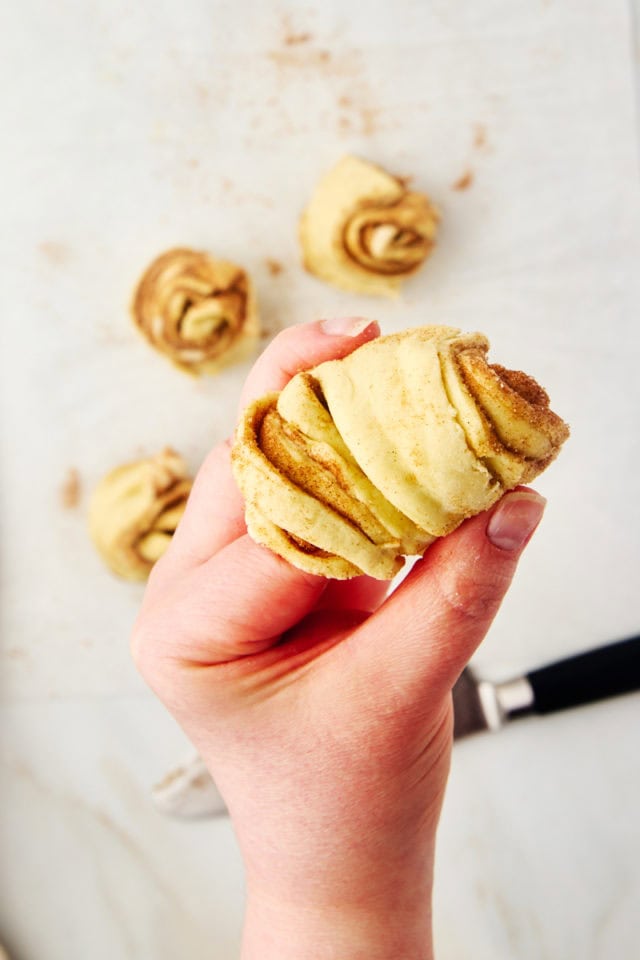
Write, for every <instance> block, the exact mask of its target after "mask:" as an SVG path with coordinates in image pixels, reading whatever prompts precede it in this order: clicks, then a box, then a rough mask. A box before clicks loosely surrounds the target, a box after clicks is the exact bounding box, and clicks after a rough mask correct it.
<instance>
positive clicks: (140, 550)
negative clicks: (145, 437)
mask: <svg viewBox="0 0 640 960" xmlns="http://www.w3.org/2000/svg"><path fill="white" fill-rule="evenodd" d="M191 484H192V481H191V478H190V477H189V475H188V473H187V468H186V465H185V463H184V461H183V459H182V457H180V456H178V454H177V453H175V452H174V451H173V450H170V449H167V450H163V451H162V453H159V454H158V455H157V456H155V457H149V458H148V459H146V460H137V461H135V462H134V463H126V464H124V465H123V466H120V467H116V468H115V470H112V471H111V472H110V473H108V474H107V475H106V477H104V478H103V479H102V480H101V481H100V483H99V484H98V486H97V487H96V489H95V491H94V493H93V497H92V499H91V504H90V507H89V532H90V534H91V538H92V540H93V542H94V544H95V546H96V548H97V550H98V552H99V553H100V555H101V557H102V558H103V560H104V561H105V563H106V564H107V565H108V566H109V567H110V568H111V569H112V570H113V572H114V573H117V574H118V575H119V576H121V577H124V578H125V579H126V580H145V579H146V578H147V576H148V575H149V572H150V570H151V568H152V567H153V565H154V563H155V562H156V561H157V560H159V559H160V557H161V556H162V554H163V553H164V552H165V550H166V549H167V547H168V546H169V543H170V541H171V537H172V536H173V534H174V532H175V529H176V527H177V526H178V522H179V520H180V518H181V516H182V514H183V513H184V508H185V506H186V503H187V498H188V496H189V491H190V490H191Z"/></svg>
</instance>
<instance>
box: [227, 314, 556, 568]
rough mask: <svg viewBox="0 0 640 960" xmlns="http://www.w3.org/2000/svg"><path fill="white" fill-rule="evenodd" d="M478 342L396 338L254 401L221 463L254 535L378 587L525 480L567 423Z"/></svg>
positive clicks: (428, 330)
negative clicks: (229, 468) (227, 464)
mask: <svg viewBox="0 0 640 960" xmlns="http://www.w3.org/2000/svg"><path fill="white" fill-rule="evenodd" d="M488 348H489V343H488V341H487V339H486V337H484V336H483V335H482V334H479V333H472V334H462V333H460V331H459V330H456V329H454V328H451V327H421V328H418V329H414V330H407V331H405V332H404V333H400V334H394V335H391V336H386V337H380V338H379V339H376V340H373V341H371V342H369V343H367V344H365V345H364V346H362V347H360V348H359V349H357V350H356V351H354V352H353V353H352V354H350V355H349V356H347V357H345V358H343V359H342V360H330V361H328V362H326V363H322V364H320V365H319V366H317V367H314V368H313V369H311V370H308V371H305V372H302V373H298V374H297V375H296V376H295V377H293V379H292V380H291V381H290V382H289V383H288V384H287V386H286V387H285V388H284V390H282V391H281V392H280V393H279V394H278V393H273V394H269V395H268V396H266V397H263V398H261V399H259V400H257V401H256V402H254V403H252V404H251V405H250V406H249V407H248V408H247V410H246V411H245V412H244V415H243V417H242V420H241V422H240V424H239V427H238V431H237V435H236V439H235V443H234V447H233V451H232V460H233V469H234V474H235V477H236V480H237V482H238V485H239V486H240V489H241V490H242V493H243V495H244V498H245V502H246V521H247V527H248V530H249V533H250V534H251V536H252V537H253V538H254V540H256V541H257V542H258V543H262V544H264V545H265V546H267V547H270V548H271V549H272V550H273V551H275V552H276V553H278V554H279V555H280V556H282V557H284V558H285V559H287V560H289V561H290V562H291V563H293V564H294V565H295V566H297V567H299V568H300V569H302V570H307V571H309V572H311V573H316V574H320V575H322V576H327V577H335V578H338V579H346V578H349V577H354V576H357V575H359V574H362V573H367V574H369V575H371V576H373V577H377V578H379V579H389V578H391V577H393V576H394V575H395V574H396V573H397V572H398V571H399V569H400V568H401V566H402V564H403V557H404V556H411V555H419V554H422V553H423V552H424V551H425V549H426V548H427V546H428V545H429V544H430V543H431V542H432V541H433V540H434V539H435V538H436V537H441V536H443V535H444V534H447V533H450V532H451V531H452V530H453V529H455V527H457V526H458V525H459V524H460V523H461V522H462V521H463V520H464V519H465V518H466V517H470V516H473V515H474V514H476V513H480V512H481V511H483V510H486V509H487V508H488V507H490V506H491V505H492V504H493V503H494V502H495V501H496V500H498V499H499V497H500V496H502V494H503V493H504V492H505V491H506V490H510V489H512V488H513V487H515V486H516V485H517V484H519V483H526V482H528V481H530V480H532V479H533V478H534V477H536V476H537V475H538V474H539V473H540V472H541V471H542V470H544V468H545V467H546V466H547V465H548V464H549V463H550V462H551V461H552V460H553V459H554V457H555V456H556V455H557V454H558V452H559V450H560V447H561V446H562V443H563V442H564V440H566V438H567V436H568V434H569V430H568V427H567V425H566V424H565V423H564V422H563V421H562V420H561V419H560V417H558V416H557V415H556V414H555V413H553V412H552V411H551V410H550V409H549V399H548V397H547V394H546V393H545V391H544V390H543V389H542V387H540V386H539V385H538V384H537V383H536V382H535V380H533V379H532V378H531V377H529V376H527V375H526V374H524V373H520V372H517V371H512V370H507V369H505V368H504V367H500V366H497V365H495V364H490V363H489V362H488V359H487V351H488Z"/></svg>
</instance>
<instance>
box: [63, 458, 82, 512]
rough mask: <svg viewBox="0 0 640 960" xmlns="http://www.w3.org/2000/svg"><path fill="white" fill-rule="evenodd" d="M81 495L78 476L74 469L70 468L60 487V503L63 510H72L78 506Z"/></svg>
mask: <svg viewBox="0 0 640 960" xmlns="http://www.w3.org/2000/svg"><path fill="white" fill-rule="evenodd" d="M81 493H82V484H81V482H80V474H79V473H78V471H77V470H76V468H75V467H70V468H69V469H68V470H67V475H66V477H65V478H64V480H63V482H62V485H61V487H60V502H61V504H62V506H63V507H64V508H65V510H73V509H74V507H77V506H78V504H79V503H80V496H81Z"/></svg>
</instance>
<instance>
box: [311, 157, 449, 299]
mask: <svg viewBox="0 0 640 960" xmlns="http://www.w3.org/2000/svg"><path fill="white" fill-rule="evenodd" d="M439 219H440V218H439V214H438V211H437V210H436V208H435V207H434V206H433V205H432V204H431V202H430V201H429V198H428V197H426V196H424V194H421V193H414V192H412V191H410V190H407V188H406V186H405V184H404V183H403V181H402V180H399V179H398V178H397V177H393V176H391V174H389V173H387V172H386V171H385V170H382V169H381V168H380V167H377V166H375V165H374V164H372V163H368V162H367V161H365V160H361V159H359V158H358V157H351V156H346V157H343V158H342V160H340V161H339V162H338V163H337V164H336V166H335V167H333V169H332V170H330V171H329V173H327V174H326V175H325V176H324V177H323V178H322V179H321V180H320V182H319V183H318V185H317V186H316V189H315V191H314V193H313V196H312V198H311V201H310V203H309V205H308V207H307V208H306V210H305V211H304V213H303V215H302V218H301V221H300V242H301V245H302V252H303V262H304V265H305V267H306V269H307V270H308V271H309V272H310V273H313V274H315V275H316V276H317V277H320V279H321V280H326V281H327V283H331V284H333V285H334V286H336V287H340V288H341V289H343V290H350V291H354V292H355V293H365V294H374V295H381V296H392V297H393V296H396V295H397V293H398V291H399V289H400V285H401V283H402V281H403V280H404V279H405V278H406V277H408V276H409V275H410V274H412V273H415V271H416V270H418V269H419V268H420V267H421V266H422V263H423V262H424V260H425V258H426V257H427V256H428V255H429V253H430V252H431V250H432V248H433V245H434V243H435V236H436V229H437V226H438V221H439Z"/></svg>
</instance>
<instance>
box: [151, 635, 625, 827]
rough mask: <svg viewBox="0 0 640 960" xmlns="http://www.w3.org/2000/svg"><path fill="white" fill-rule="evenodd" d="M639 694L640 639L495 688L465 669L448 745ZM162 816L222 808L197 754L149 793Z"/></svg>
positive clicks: (598, 649)
mask: <svg viewBox="0 0 640 960" xmlns="http://www.w3.org/2000/svg"><path fill="white" fill-rule="evenodd" d="M633 690H640V636H636V637H630V638H629V639H627V640H619V641H618V642H617V643H610V644H607V645H606V646H604V647H596V648H595V649H593V650H588V651H587V652H586V653H580V654H577V655H575V656H572V657H567V658H566V659H564V660H557V661H555V662H554V663H549V664H547V665H546V666H543V667H539V668H538V669H537V670H532V671H531V672H529V673H527V674H524V675H523V676H519V677H514V678H513V679H511V680H505V681H502V682H500V683H495V682H493V681H490V680H486V679H481V678H479V677H478V676H477V675H476V672H475V670H474V669H473V668H472V667H465V669H464V670H463V671H462V673H461V674H460V677H459V678H458V680H457V682H456V684H455V685H454V687H453V712H454V725H453V736H454V739H456V740H459V739H461V738H462V737H467V736H469V735H470V734H473V733H479V732H481V731H485V730H488V731H497V730H501V729H502V728H503V727H504V726H505V725H506V724H508V723H511V722H512V721H513V720H517V719H519V718H521V717H526V716H530V715H532V714H539V715H544V714H548V713H556V712H557V711H559V710H566V709H568V708H570V707H578V706H581V705H582V704H587V703H593V702H595V701H597V700H605V699H607V698H609V697H614V696H618V695H619V694H623V693H630V692H631V691H633ZM152 797H153V801H154V804H155V806H156V808H157V809H158V810H160V811H161V812H162V813H166V814H168V815H169V816H174V817H182V818H187V819H190V818H196V817H215V816H221V815H224V814H226V812H227V808H226V806H225V803H224V800H223V798H222V796H221V795H220V793H219V791H218V789H217V787H216V785H215V783H214V781H213V779H212V778H211V775H210V773H209V771H208V769H207V767H206V766H205V764H204V761H203V760H202V759H201V757H200V756H199V755H198V754H192V755H191V756H189V757H188V758H187V759H186V760H185V762H184V763H183V764H181V765H180V766H179V767H176V768H175V769H174V770H172V771H170V773H168V774H167V776H166V777H164V779H163V780H162V781H161V782H160V783H158V784H157V785H156V786H155V787H154V788H153V791H152Z"/></svg>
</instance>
